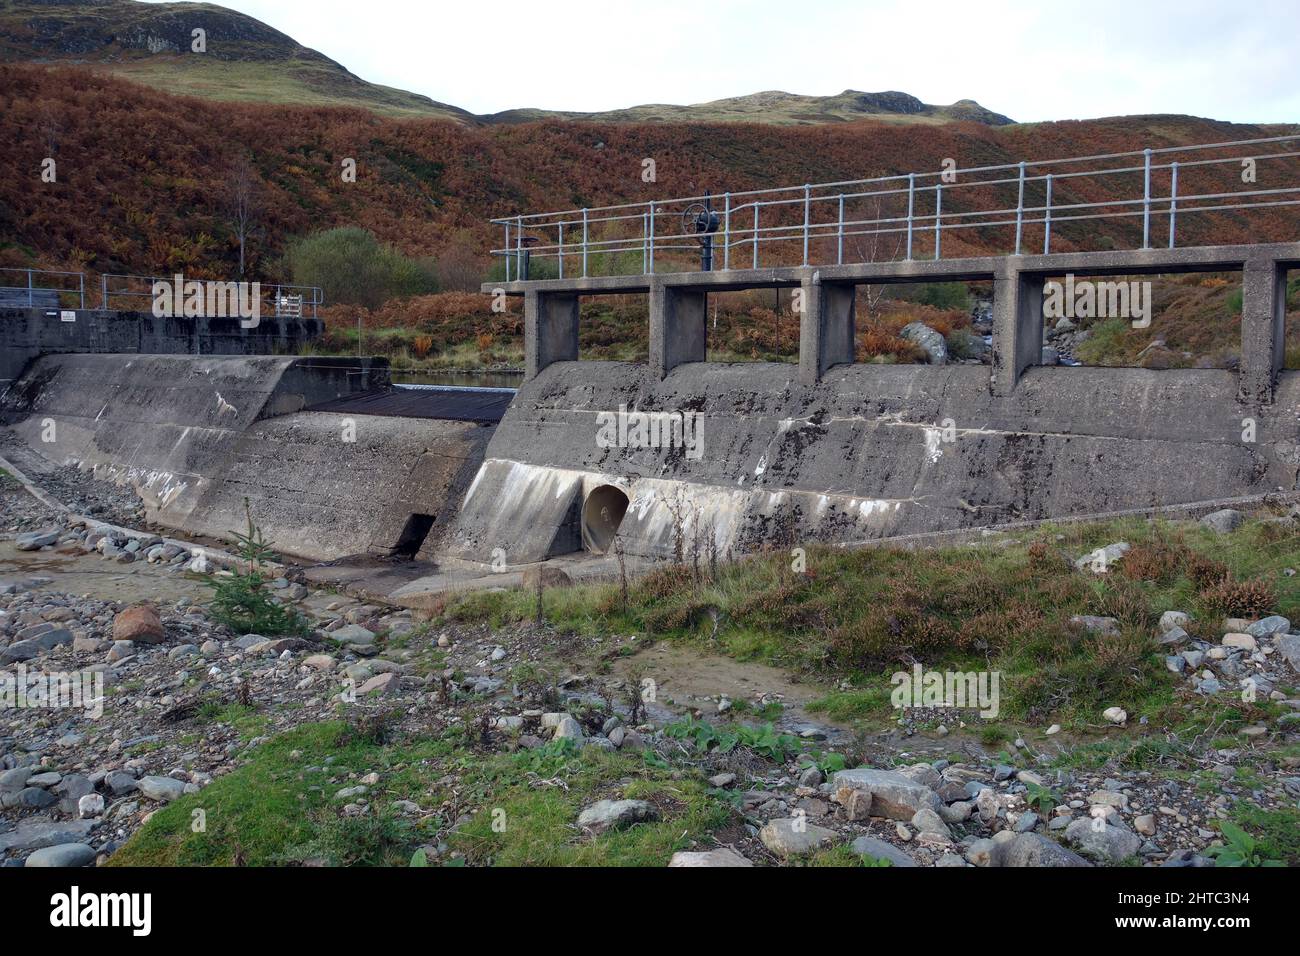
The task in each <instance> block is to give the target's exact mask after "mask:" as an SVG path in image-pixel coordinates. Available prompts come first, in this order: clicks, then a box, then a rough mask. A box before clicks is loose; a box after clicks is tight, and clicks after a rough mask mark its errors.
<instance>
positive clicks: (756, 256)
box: [754, 199, 758, 269]
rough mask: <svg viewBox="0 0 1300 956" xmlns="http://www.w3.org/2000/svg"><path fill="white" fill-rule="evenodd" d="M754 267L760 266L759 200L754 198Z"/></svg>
mask: <svg viewBox="0 0 1300 956" xmlns="http://www.w3.org/2000/svg"><path fill="white" fill-rule="evenodd" d="M754 268H755V269H757V268H758V200H757V199H755V200H754Z"/></svg>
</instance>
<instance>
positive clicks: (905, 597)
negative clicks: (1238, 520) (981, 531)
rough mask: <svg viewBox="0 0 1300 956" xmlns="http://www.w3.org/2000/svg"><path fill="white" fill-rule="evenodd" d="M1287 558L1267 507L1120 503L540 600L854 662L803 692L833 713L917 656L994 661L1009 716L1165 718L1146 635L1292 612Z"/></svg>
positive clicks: (457, 616)
mask: <svg viewBox="0 0 1300 956" xmlns="http://www.w3.org/2000/svg"><path fill="white" fill-rule="evenodd" d="M1117 540H1126V541H1128V542H1129V543H1130V544H1131V545H1132V546H1133V551H1132V552H1130V556H1129V557H1126V558H1125V559H1123V560H1122V561H1121V562H1119V563H1118V564H1117V565H1116V566H1115V567H1113V568H1112V569H1111V571H1110V572H1109V573H1107V574H1105V575H1094V574H1092V573H1090V572H1081V571H1076V570H1075V569H1074V568H1073V566H1072V563H1071V562H1072V560H1073V559H1074V558H1076V557H1078V556H1080V555H1082V554H1085V553H1087V552H1089V551H1090V550H1092V549H1094V548H1097V547H1100V546H1102V545H1105V544H1108V543H1110V542H1113V541H1117ZM1215 562H1217V564H1216V563H1215ZM1297 566H1300V539H1298V538H1297V536H1296V535H1295V534H1294V532H1293V531H1290V530H1280V529H1278V528H1277V526H1273V525H1268V524H1265V523H1263V522H1248V523H1247V524H1246V525H1244V526H1243V527H1242V528H1240V529H1238V530H1237V531H1236V532H1234V533H1233V534H1231V535H1227V536H1216V535H1215V534H1213V532H1210V531H1208V530H1206V529H1203V528H1201V527H1200V526H1198V525H1196V524H1194V523H1181V524H1178V525H1173V524H1169V523H1167V522H1158V523H1154V524H1153V523H1148V522H1146V521H1143V520H1138V519H1130V520H1124V521H1115V522H1109V523H1104V524H1092V525H1065V526H1045V527H1040V528H1038V529H1035V530H1033V531H1031V532H1026V533H1024V534H1022V535H1020V536H1019V540H1018V541H1017V543H1015V544H1013V545H1011V546H1006V547H979V548H976V547H947V548H936V549H932V550H924V551H904V550H894V549H887V548H880V549H873V550H863V551H855V552H849V551H843V550H838V549H830V548H811V549H809V551H808V574H806V575H803V574H798V573H795V572H793V571H791V570H790V565H789V562H788V559H787V558H786V557H785V556H784V554H783V553H781V552H777V553H773V554H770V555H765V556H759V557H755V558H753V559H751V560H745V561H740V562H736V563H733V564H724V565H722V566H721V567H720V568H719V570H718V574H717V577H716V579H713V580H708V579H703V580H695V579H694V577H693V575H692V573H691V571H690V570H689V568H680V567H663V568H660V569H657V570H655V571H653V572H651V573H650V574H648V575H647V576H645V577H644V578H641V579H639V580H637V581H635V582H633V584H632V588H631V592H630V597H629V603H628V606H627V607H626V608H624V607H623V606H622V603H621V599H620V596H619V591H618V588H617V587H616V586H615V585H605V584H599V585H587V586H579V587H571V588H563V589H552V590H550V591H548V592H546V594H545V595H544V609H545V613H546V617H547V620H548V621H549V622H550V623H551V624H552V625H554V626H555V627H557V628H559V629H560V630H562V631H569V632H573V633H577V634H583V635H595V634H608V633H643V634H647V635H650V636H653V637H664V638H668V639H671V640H677V641H683V642H688V643H693V644H696V645H698V646H700V647H702V648H704V649H706V650H708V651H710V652H722V653H725V654H730V655H731V656H734V657H736V658H739V659H742V660H758V661H762V662H765V663H769V664H774V665H778V666H783V667H787V668H792V669H794V670H797V671H800V672H802V673H804V674H807V675H811V676H813V677H815V678H820V679H825V680H845V679H847V680H848V681H849V682H850V685H851V689H850V690H847V691H837V692H834V693H831V694H828V695H826V696H825V697H823V698H821V699H820V700H817V701H815V702H814V704H813V707H814V709H815V710H817V711H818V712H821V713H825V714H826V715H828V716H829V717H832V718H834V719H856V718H863V717H866V716H867V715H869V714H871V713H872V712H878V713H882V714H883V713H887V712H888V709H889V694H890V691H891V690H892V687H891V685H890V684H889V677H890V675H891V674H892V673H894V672H896V671H898V670H900V669H904V670H905V669H909V668H910V666H911V662H912V661H913V660H917V661H921V662H922V663H923V664H924V665H925V666H926V667H927V668H935V669H954V670H989V669H992V670H998V671H1000V672H1001V674H1002V677H1001V688H1000V690H1001V698H1002V700H1001V705H1002V714H1001V715H1000V716H1002V717H1004V718H1014V719H1018V720H1024V721H1046V722H1050V720H1049V718H1050V719H1051V720H1055V721H1057V722H1060V723H1062V724H1063V725H1070V724H1074V725H1076V726H1079V727H1082V726H1084V725H1093V726H1095V725H1097V724H1099V723H1101V717H1100V714H1101V711H1102V710H1104V709H1105V708H1106V707H1109V706H1111V705H1113V704H1117V703H1118V704H1120V705H1121V706H1123V707H1124V708H1125V709H1126V710H1128V712H1129V713H1130V715H1132V716H1133V717H1142V716H1146V717H1148V718H1149V719H1150V720H1151V722H1152V723H1153V724H1158V723H1160V722H1161V721H1166V722H1168V721H1170V720H1173V719H1174V718H1175V716H1176V715H1174V714H1171V712H1172V711H1174V710H1175V709H1177V708H1178V706H1179V704H1180V694H1183V693H1184V692H1183V691H1182V689H1181V687H1182V684H1181V682H1180V681H1178V680H1177V678H1175V677H1173V675H1171V674H1169V673H1168V672H1167V671H1166V670H1165V669H1164V666H1163V654H1162V653H1161V650H1160V648H1159V647H1158V646H1157V645H1156V644H1155V642H1154V635H1155V629H1156V623H1157V621H1158V618H1159V615H1160V614H1161V613H1162V612H1164V611H1167V610H1183V611H1187V612H1188V613H1189V614H1191V615H1192V622H1191V624H1190V625H1189V629H1190V630H1191V631H1192V632H1193V633H1194V634H1197V635H1198V636H1205V637H1207V638H1211V639H1217V637H1218V636H1219V633H1220V632H1218V628H1219V626H1220V622H1221V621H1222V619H1223V618H1224V617H1225V616H1228V615H1242V616H1250V613H1249V612H1251V611H1252V610H1253V612H1254V613H1256V614H1259V615H1262V614H1263V613H1266V612H1268V611H1274V610H1275V611H1277V612H1279V613H1282V614H1286V615H1288V616H1291V617H1295V616H1296V613H1297V611H1300V576H1297V577H1286V576H1284V575H1283V574H1282V570H1283V569H1284V568H1286V567H1297ZM1207 569H1208V571H1207ZM1220 572H1223V573H1227V574H1229V575H1230V576H1231V578H1232V579H1233V580H1234V581H1238V582H1257V583H1259V585H1260V590H1259V591H1255V590H1252V589H1247V591H1246V592H1244V593H1245V597H1246V598H1249V599H1251V600H1254V601H1255V603H1256V606H1254V607H1253V608H1252V607H1249V606H1244V605H1243V606H1238V605H1237V604H1234V603H1233V602H1238V601H1241V600H1243V598H1242V596H1241V595H1240V594H1238V593H1237V589H1236V588H1235V587H1234V588H1229V589H1228V590H1226V591H1225V590H1224V589H1223V588H1220V587H1218V586H1217V585H1216V584H1215V582H1214V581H1213V579H1212V576H1213V575H1214V574H1218V573H1220ZM1207 573H1209V574H1211V578H1206V577H1205V575H1206V574H1207ZM705 578H707V575H706V576H705ZM1260 595H1264V596H1265V597H1260ZM1225 602H1227V603H1225ZM1261 602H1263V603H1261ZM534 607H535V597H534V595H533V594H531V593H530V594H524V593H522V592H520V591H508V592H495V593H486V592H478V593H470V594H466V595H464V596H461V597H458V598H457V599H456V600H455V601H453V602H452V604H450V605H449V606H448V608H447V609H446V611H445V618H446V619H447V620H451V621H465V622H478V621H486V622H488V623H490V624H492V625H493V626H504V625H507V624H511V623H514V622H519V621H526V620H530V619H531V618H532V617H533V614H534ZM1075 614H1093V615H1104V616H1110V617H1115V618H1117V619H1118V620H1119V621H1120V627H1121V632H1120V634H1119V635H1118V636H1116V637H1102V636H1093V635H1089V634H1086V633H1082V632H1080V631H1078V630H1076V629H1074V628H1072V627H1070V625H1069V619H1070V617H1071V616H1072V615H1075ZM715 618H716V619H718V620H720V621H721V622H722V623H721V625H720V626H719V627H717V630H716V635H715V633H714V630H715V629H714V620H715ZM1252 713H1255V714H1256V716H1258V713H1257V711H1256V710H1252V709H1249V708H1247V709H1246V711H1245V712H1244V714H1243V716H1244V717H1249V716H1250V715H1251V714H1252Z"/></svg>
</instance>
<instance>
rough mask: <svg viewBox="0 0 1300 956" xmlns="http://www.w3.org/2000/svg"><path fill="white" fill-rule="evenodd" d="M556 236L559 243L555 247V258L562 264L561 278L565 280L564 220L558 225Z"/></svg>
mask: <svg viewBox="0 0 1300 956" xmlns="http://www.w3.org/2000/svg"><path fill="white" fill-rule="evenodd" d="M556 234H557V235H558V237H559V241H558V242H557V243H556V246H555V258H556V259H558V260H559V262H560V278H561V279H563V278H564V220H560V222H558V223H556Z"/></svg>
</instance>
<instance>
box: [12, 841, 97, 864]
mask: <svg viewBox="0 0 1300 956" xmlns="http://www.w3.org/2000/svg"><path fill="white" fill-rule="evenodd" d="M94 862H95V851H94V850H93V849H91V848H90V847H89V846H87V845H86V844H84V843H57V844H55V845H54V846H47V847H44V848H42V849H40V850H37V851H36V852H34V853H33V854H32V855H31V856H29V857H28V858H27V859H26V861H25V862H24V863H23V866H89V865H90V864H91V863H94Z"/></svg>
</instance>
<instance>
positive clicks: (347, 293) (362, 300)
mask: <svg viewBox="0 0 1300 956" xmlns="http://www.w3.org/2000/svg"><path fill="white" fill-rule="evenodd" d="M284 258H285V266H286V268H287V271H288V273H289V274H290V275H291V276H292V277H293V281H294V282H295V283H297V284H299V285H314V286H320V288H321V289H322V290H323V291H324V294H325V301H326V302H331V303H339V304H345V305H363V306H365V307H367V308H371V309H373V308H378V307H379V306H381V305H383V304H384V302H386V301H388V300H389V299H392V298H399V297H403V296H412V295H426V294H428V293H431V292H436V291H437V290H438V281H437V277H436V273H435V269H434V265H433V263H432V262H431V261H429V260H427V259H411V258H408V257H407V256H404V255H402V254H401V253H400V252H398V251H397V250H396V249H393V248H392V247H390V246H385V245H381V244H380V243H379V241H378V240H377V239H376V238H375V237H374V235H373V234H371V233H370V232H368V231H367V230H365V229H360V228H357V227H355V226H345V227H342V228H339V229H326V230H324V231H323V232H317V233H315V234H313V235H311V236H308V237H307V238H305V239H299V240H298V241H296V242H294V243H293V244H292V245H290V247H289V249H288V251H287V252H286V253H285V257H284Z"/></svg>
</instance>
